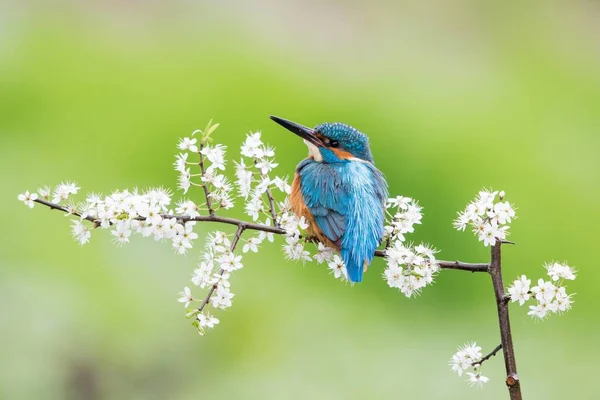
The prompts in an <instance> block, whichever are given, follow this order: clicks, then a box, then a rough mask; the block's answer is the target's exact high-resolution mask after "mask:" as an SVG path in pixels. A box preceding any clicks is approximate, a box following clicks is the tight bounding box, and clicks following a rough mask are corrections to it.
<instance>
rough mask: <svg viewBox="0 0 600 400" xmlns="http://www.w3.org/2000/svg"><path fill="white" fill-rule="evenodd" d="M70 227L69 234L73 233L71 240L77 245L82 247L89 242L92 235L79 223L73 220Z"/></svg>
mask: <svg viewBox="0 0 600 400" xmlns="http://www.w3.org/2000/svg"><path fill="white" fill-rule="evenodd" d="M72 224H73V225H72V226H71V232H72V233H73V238H75V240H77V241H78V242H79V244H81V245H84V244H86V243H87V242H89V241H90V238H91V237H92V233H91V232H90V230H89V229H88V228H87V227H86V226H85V225H84V224H82V223H81V221H78V220H73V221H72Z"/></svg>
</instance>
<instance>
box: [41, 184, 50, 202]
mask: <svg viewBox="0 0 600 400" xmlns="http://www.w3.org/2000/svg"><path fill="white" fill-rule="evenodd" d="M38 194H39V195H40V197H43V198H44V199H46V200H49V199H50V188H49V187H48V186H44V187H41V188H39V189H38Z"/></svg>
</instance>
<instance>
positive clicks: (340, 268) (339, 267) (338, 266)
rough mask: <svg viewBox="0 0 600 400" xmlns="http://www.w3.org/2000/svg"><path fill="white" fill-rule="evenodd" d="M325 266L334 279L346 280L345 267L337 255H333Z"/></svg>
mask: <svg viewBox="0 0 600 400" xmlns="http://www.w3.org/2000/svg"><path fill="white" fill-rule="evenodd" d="M327 265H328V266H329V269H330V270H331V273H332V274H333V277H334V278H336V279H344V280H348V272H347V271H346V265H345V264H344V261H343V260H342V258H341V257H340V256H339V255H337V254H335V255H334V256H333V258H332V259H331V261H329V262H328V263H327Z"/></svg>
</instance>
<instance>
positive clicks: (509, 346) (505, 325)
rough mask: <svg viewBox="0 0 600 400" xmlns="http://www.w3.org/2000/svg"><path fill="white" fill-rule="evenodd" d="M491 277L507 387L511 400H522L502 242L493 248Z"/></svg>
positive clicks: (498, 242)
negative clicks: (503, 270) (506, 298)
mask: <svg viewBox="0 0 600 400" xmlns="http://www.w3.org/2000/svg"><path fill="white" fill-rule="evenodd" d="M489 272H490V275H491V277H492V284H493V286H494V295H495V297H496V307H497V309H498V324H499V326H500V339H501V344H502V348H503V349H504V351H503V352H502V354H504V365H505V367H506V385H507V386H508V392H509V394H510V399H511V400H522V398H523V396H522V394H521V383H520V382H519V376H518V375H517V363H516V361H515V349H514V347H513V342H512V332H511V329H510V319H509V315H508V304H507V303H506V302H505V301H504V297H505V294H504V283H503V282H502V243H501V241H500V240H498V241H497V242H496V244H495V245H494V246H492V262H491V263H490V270H489Z"/></svg>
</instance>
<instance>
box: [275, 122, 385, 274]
mask: <svg viewBox="0 0 600 400" xmlns="http://www.w3.org/2000/svg"><path fill="white" fill-rule="evenodd" d="M271 119H272V120H273V121H275V122H277V123H278V124H279V125H281V126H283V127H284V128H286V129H288V130H290V131H292V132H293V133H295V134H296V135H298V136H299V137H300V138H302V139H303V140H304V143H305V144H306V146H307V147H308V157H307V158H306V159H304V160H302V161H300V163H299V164H298V166H297V167H296V173H295V175H294V180H293V182H292V192H291V194H290V205H291V208H292V211H293V212H294V214H296V216H297V217H304V218H305V219H306V221H307V223H308V228H307V231H308V233H309V234H310V235H311V236H313V237H315V238H316V239H317V240H319V241H320V242H322V243H323V244H325V245H327V246H329V247H331V248H333V249H335V250H337V251H338V252H339V253H340V255H341V258H342V260H343V261H344V264H345V265H346V273H347V277H348V280H349V281H350V282H361V281H362V277H363V272H364V271H366V270H367V267H368V266H369V264H370V263H371V261H372V260H373V257H374V253H375V250H376V249H377V247H379V245H380V243H381V241H382V239H383V235H384V221H385V201H386V200H387V197H388V189H387V182H386V181H385V178H384V176H383V174H382V173H381V172H380V171H379V170H378V169H377V168H376V167H375V164H374V162H373V156H372V155H371V149H370V147H369V138H368V137H367V135H365V134H364V133H362V132H360V131H359V130H357V129H355V128H353V127H351V126H349V125H346V124H343V123H340V122H336V123H329V122H326V123H322V124H319V125H317V126H315V127H314V128H312V129H311V128H308V127H305V126H303V125H300V124H297V123H295V122H292V121H288V120H286V119H283V118H279V117H275V116H271Z"/></svg>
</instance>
